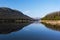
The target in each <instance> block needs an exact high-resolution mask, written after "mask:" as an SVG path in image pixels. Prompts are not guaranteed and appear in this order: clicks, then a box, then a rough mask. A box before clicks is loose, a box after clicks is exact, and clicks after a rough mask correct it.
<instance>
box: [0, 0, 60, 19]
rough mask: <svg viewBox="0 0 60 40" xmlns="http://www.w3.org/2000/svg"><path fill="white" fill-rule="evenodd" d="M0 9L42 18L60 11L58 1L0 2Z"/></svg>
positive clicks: (9, 0)
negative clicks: (9, 9)
mask: <svg viewBox="0 0 60 40" xmlns="http://www.w3.org/2000/svg"><path fill="white" fill-rule="evenodd" d="M0 7H9V8H12V9H17V10H19V11H22V12H23V13H24V14H26V15H28V16H30V17H33V18H34V17H43V16H45V15H46V14H48V13H50V12H54V11H59V10H60V0H0Z"/></svg>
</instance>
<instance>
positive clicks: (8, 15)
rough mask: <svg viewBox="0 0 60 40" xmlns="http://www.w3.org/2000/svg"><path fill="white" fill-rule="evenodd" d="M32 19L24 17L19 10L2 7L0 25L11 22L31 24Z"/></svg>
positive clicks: (0, 9)
mask: <svg viewBox="0 0 60 40" xmlns="http://www.w3.org/2000/svg"><path fill="white" fill-rule="evenodd" d="M33 20H34V19H32V18H31V17H29V16H27V15H24V14H23V13H22V12H20V11H18V10H13V9H10V8H6V7H0V23H3V22H5V23H10V22H30V21H33Z"/></svg>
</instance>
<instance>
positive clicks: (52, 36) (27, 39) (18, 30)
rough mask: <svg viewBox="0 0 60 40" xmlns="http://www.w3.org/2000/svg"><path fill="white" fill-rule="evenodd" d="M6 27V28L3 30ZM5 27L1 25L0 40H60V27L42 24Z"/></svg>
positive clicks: (21, 24)
mask: <svg viewBox="0 0 60 40" xmlns="http://www.w3.org/2000/svg"><path fill="white" fill-rule="evenodd" d="M4 26H5V27H6V28H3V27H4ZM4 26H2V25H0V40H60V31H59V30H60V29H59V28H60V27H58V28H56V27H54V26H51V25H48V26H47V25H46V24H42V23H20V24H19V25H18V24H17V25H16V24H15V25H8V26H7V25H4ZM10 26H11V27H10ZM7 27H8V28H7ZM1 28H2V29H1ZM6 30H7V31H6Z"/></svg>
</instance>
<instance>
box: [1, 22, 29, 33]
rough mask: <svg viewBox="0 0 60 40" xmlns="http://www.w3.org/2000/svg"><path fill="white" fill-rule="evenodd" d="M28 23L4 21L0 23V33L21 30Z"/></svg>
mask: <svg viewBox="0 0 60 40" xmlns="http://www.w3.org/2000/svg"><path fill="white" fill-rule="evenodd" d="M29 24H30V23H8V24H7V23H5V24H0V34H8V33H11V32H15V31H18V30H21V29H22V28H23V27H25V26H27V25H29Z"/></svg>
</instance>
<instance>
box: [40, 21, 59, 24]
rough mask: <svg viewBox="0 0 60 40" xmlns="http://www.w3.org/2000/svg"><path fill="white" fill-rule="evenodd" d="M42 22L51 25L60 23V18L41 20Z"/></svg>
mask: <svg viewBox="0 0 60 40" xmlns="http://www.w3.org/2000/svg"><path fill="white" fill-rule="evenodd" d="M40 22H41V23H46V24H51V25H60V20H41V21H40Z"/></svg>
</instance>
